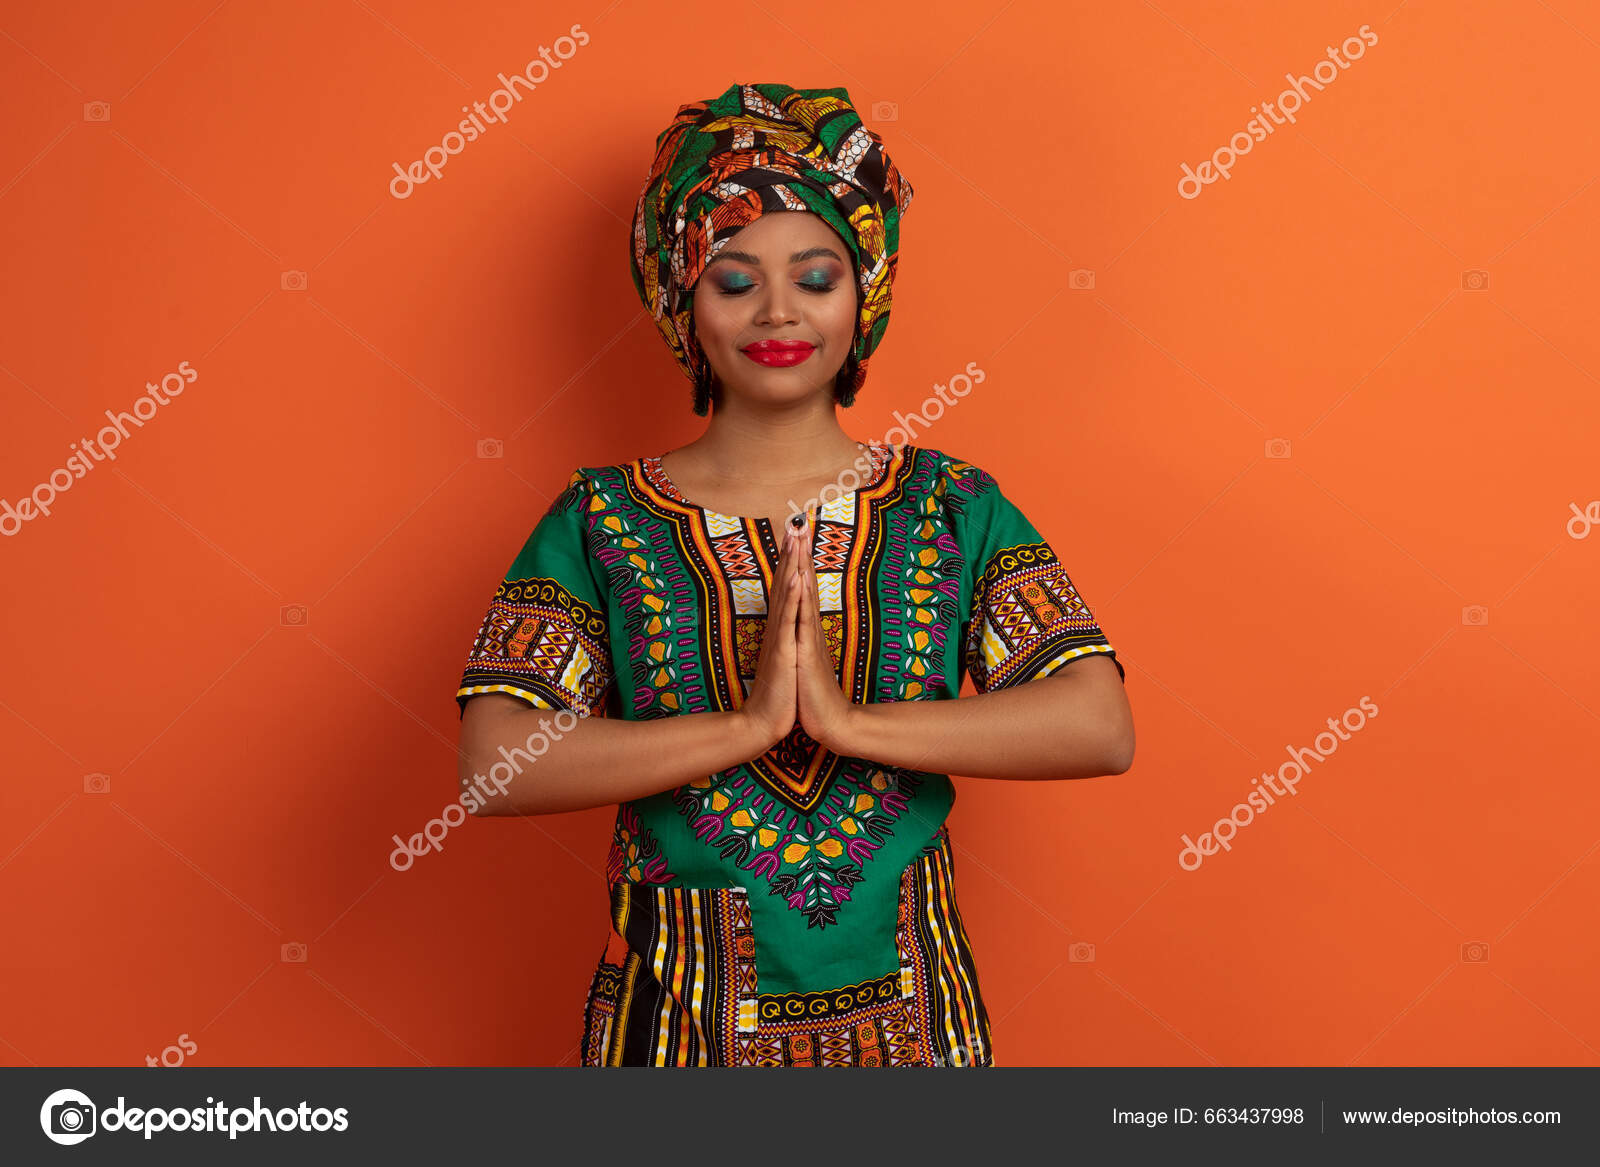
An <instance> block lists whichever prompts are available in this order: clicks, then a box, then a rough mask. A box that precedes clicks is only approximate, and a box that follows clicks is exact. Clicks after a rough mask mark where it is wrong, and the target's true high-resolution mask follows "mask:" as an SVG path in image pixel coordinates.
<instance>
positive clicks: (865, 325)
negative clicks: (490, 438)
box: [631, 85, 913, 404]
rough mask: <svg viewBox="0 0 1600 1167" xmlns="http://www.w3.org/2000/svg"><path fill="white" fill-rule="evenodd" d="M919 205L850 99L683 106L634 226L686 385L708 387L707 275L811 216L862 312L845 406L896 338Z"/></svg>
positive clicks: (788, 95)
mask: <svg viewBox="0 0 1600 1167" xmlns="http://www.w3.org/2000/svg"><path fill="white" fill-rule="evenodd" d="M912 193H913V192H912V189H911V184H910V183H909V182H907V181H906V180H905V179H904V178H903V177H901V175H900V172H899V171H898V170H897V169H895V165H894V163H893V162H891V161H890V160H889V155H888V154H887V153H886V152H885V151H884V147H883V139H882V138H880V137H879V136H878V135H877V134H875V133H873V132H872V131H871V130H869V129H867V128H866V127H865V126H864V125H862V123H861V118H860V117H859V116H858V115H857V113H856V111H855V108H854V106H853V105H852V104H851V102H850V94H849V93H848V92H847V91H846V90H844V89H792V88H790V87H789V86H787V85H732V86H729V88H728V90H727V92H726V93H724V94H723V95H722V96H721V97H717V98H713V99H712V100H710V101H697V102H692V103H690V104H688V105H684V106H680V107H679V109H678V113H677V116H675V117H674V118H673V119H672V124H671V125H669V126H668V127H667V128H666V129H665V130H663V131H662V132H661V134H660V135H659V136H658V137H657V138H656V157H655V162H654V163H653V164H652V165H651V167H650V174H649V177H648V178H646V179H645V183H644V187H643V189H642V190H641V191H640V193H639V203H638V206H637V207H636V208H635V210H634V214H633V246H632V248H631V259H632V266H633V284H634V287H635V288H636V289H637V290H638V292H639V297H640V299H642V300H643V301H644V306H645V308H646V309H648V310H649V312H650V314H651V315H652V316H653V317H654V318H655V322H656V327H657V328H659V329H660V330H661V335H662V336H663V337H665V338H666V342H667V347H668V348H670V349H671V350H672V355H673V357H674V359H676V360H677V362H678V364H679V366H680V367H681V368H682V369H683V371H684V373H685V375H687V376H688V377H689V379H690V380H692V381H694V382H696V384H701V383H706V384H709V381H710V373H711V371H710V367H709V365H708V364H707V362H706V357H705V353H704V352H702V351H701V348H700V345H699V342H698V341H696V340H695V336H694V310H693V308H694V288H695V284H696V282H697V281H698V280H699V279H700V273H701V272H703V271H704V270H705V267H706V264H707V263H708V262H709V261H710V259H711V257H712V256H714V255H715V254H716V253H717V252H718V251H719V250H721V249H722V247H723V245H724V244H726V243H727V242H728V240H729V239H731V238H732V237H733V236H734V235H735V234H737V233H738V232H739V231H740V230H741V229H742V228H744V227H746V226H748V225H749V224H750V223H752V222H754V221H755V220H756V219H758V218H759V217H760V216H761V215H763V214H765V213H766V212H768V211H812V212H814V213H815V214H817V215H819V216H821V217H822V218H823V219H824V220H825V221H826V222H827V223H828V225H829V226H831V227H832V228H833V229H834V230H835V231H837V232H838V233H839V236H840V238H841V239H843V240H844V242H845V244H846V245H847V246H848V247H849V249H850V252H851V255H852V257H853V259H854V261H855V270H856V278H857V283H858V287H859V290H860V301H861V307H860V313H859V317H858V319H857V321H856V335H855V341H854V343H853V344H852V346H851V354H850V355H851V358H852V360H849V361H847V362H846V365H845V370H846V371H849V370H850V369H851V365H852V363H853V365H854V369H853V372H852V373H850V375H849V376H846V377H842V378H841V383H840V388H841V390H842V391H843V394H842V400H843V401H844V403H845V404H849V403H850V400H851V399H852V398H853V397H854V396H855V391H856V390H857V389H859V388H860V387H861V385H862V384H863V383H864V382H865V381H866V376H867V358H868V357H870V356H871V355H872V352H873V350H874V349H875V348H877V347H878V342H879V341H881V340H882V339H883V334H884V330H885V329H887V328H888V326H889V290H890V288H891V286H892V285H893V283H894V271H895V265H896V262H897V261H898V259H899V252H900V216H901V214H903V213H904V212H905V209H906V208H907V207H908V206H910V205H911V195H912Z"/></svg>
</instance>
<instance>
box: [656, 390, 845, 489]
mask: <svg viewBox="0 0 1600 1167" xmlns="http://www.w3.org/2000/svg"><path fill="white" fill-rule="evenodd" d="M724 400H725V401H727V404H726V405H725V406H724V407H723V408H720V409H717V410H715V411H714V412H713V413H712V415H711V421H710V423H709V424H708V425H707V426H706V432H705V433H704V434H702V435H701V436H700V437H699V438H697V439H696V440H695V441H693V442H691V443H689V446H688V447H685V448H686V449H687V448H690V447H692V448H693V449H694V450H695V451H696V452H697V454H698V455H699V456H700V457H702V458H704V460H705V463H706V464H707V465H709V466H712V467H715V468H716V469H717V470H719V471H721V472H722V473H723V474H724V475H726V476H728V477H737V478H742V479H744V480H746V481H754V482H784V483H786V482H793V481H795V480H796V479H800V478H806V477H811V476H816V475H825V474H830V473H832V472H833V471H835V470H837V469H838V468H839V467H840V466H842V465H847V464H848V463H850V462H851V461H852V460H853V459H854V458H855V457H856V456H857V455H858V454H859V453H860V446H859V444H858V443H857V442H856V440H855V439H854V438H852V437H851V436H850V435H849V434H847V433H845V432H844V427H843V426H841V425H840V424H839V411H838V407H837V406H836V405H835V403H834V401H833V394H832V387H831V385H830V386H829V389H828V391H827V392H826V393H818V394H816V395H814V396H812V397H808V398H806V399H805V400H803V401H797V402H794V403H792V404H790V405H784V406H776V407H774V406H766V405H763V406H761V407H752V406H751V405H750V404H748V403H741V402H739V401H738V400H737V399H735V400H731V401H728V400H727V399H726V398H725V399H724Z"/></svg>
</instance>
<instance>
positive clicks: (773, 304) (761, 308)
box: [755, 277, 802, 327]
mask: <svg viewBox="0 0 1600 1167" xmlns="http://www.w3.org/2000/svg"><path fill="white" fill-rule="evenodd" d="M801 294H802V293H801V291H800V289H799V288H797V287H795V286H794V285H793V284H792V283H791V282H790V281H789V280H788V278H787V277H782V278H779V279H775V280H768V281H767V282H766V283H765V284H764V285H763V288H762V291H761V293H760V295H761V299H760V301H759V302H758V303H757V305H756V319H755V322H756V323H757V324H770V325H778V326H780V327H781V326H784V325H789V324H794V323H795V322H797V321H798V320H799V319H800V296H801Z"/></svg>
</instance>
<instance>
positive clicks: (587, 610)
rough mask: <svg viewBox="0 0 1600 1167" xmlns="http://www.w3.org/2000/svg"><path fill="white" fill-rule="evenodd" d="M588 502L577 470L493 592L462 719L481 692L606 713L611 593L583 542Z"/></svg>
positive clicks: (463, 695) (460, 693)
mask: <svg viewBox="0 0 1600 1167" xmlns="http://www.w3.org/2000/svg"><path fill="white" fill-rule="evenodd" d="M591 497H592V496H591V493H590V486H589V482H588V479H587V478H586V477H585V475H584V473H583V471H582V470H576V471H574V472H573V475H572V478H571V479H570V480H569V481H568V483H567V487H566V489H565V490H563V491H562V493H561V496H560V497H559V498H557V499H556V500H555V502H553V503H552V504H551V506H550V509H549V510H548V511H547V512H545V515H544V517H543V518H542V519H540V520H539V523H538V525H537V526H536V527H534V529H533V534H531V535H529V536H528V541H527V542H526V543H525V544H524V545H523V548H522V550H521V552H519V553H518V555H517V557H516V560H515V561H514V562H513V563H512V564H511V567H510V570H508V571H507V572H506V575H505V579H504V580H502V581H501V583H500V586H499V587H498V588H496V589H495V593H494V598H493V600H491V601H490V603H489V611H488V613H487V614H486V615H485V616H484V618H483V624H482V626H481V627H480V628H479V630H478V636H477V639H476V640H474V641H473V643H472V650H471V652H470V653H468V655H467V665H466V669H465V671H464V672H463V673H462V675H461V686H460V688H459V689H457V691H456V702H457V704H458V705H459V706H460V707H461V713H462V714H465V713H466V708H467V701H468V700H470V699H471V698H472V697H474V696H476V695H477V694H479V693H510V694H511V695H512V696H514V697H521V698H522V699H523V700H524V701H527V702H530V703H531V704H533V705H536V706H539V707H540V708H543V709H571V710H573V711H574V712H576V713H579V714H581V715H583V716H590V715H604V713H605V712H606V705H607V702H608V700H609V699H610V697H611V695H612V694H613V692H614V686H613V678H614V673H613V671H612V664H611V649H610V640H609V636H608V629H607V606H606V593H605V592H604V591H603V590H602V588H601V586H600V584H599V583H598V582H597V580H596V577H595V573H594V571H593V569H592V567H591V562H592V561H591V560H590V558H589V555H588V550H587V543H586V540H585V533H586V531H587V525H586V522H585V516H586V514H587V511H588V505H589V502H590V499H591Z"/></svg>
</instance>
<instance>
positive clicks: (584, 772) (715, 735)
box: [459, 693, 788, 816]
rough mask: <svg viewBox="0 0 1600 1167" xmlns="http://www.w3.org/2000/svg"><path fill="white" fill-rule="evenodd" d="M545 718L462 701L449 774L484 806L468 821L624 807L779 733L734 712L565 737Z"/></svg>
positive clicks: (585, 727)
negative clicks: (457, 746)
mask: <svg viewBox="0 0 1600 1167" xmlns="http://www.w3.org/2000/svg"><path fill="white" fill-rule="evenodd" d="M555 717H556V714H555V712H554V711H552V710H549V709H540V708H536V707H534V706H531V705H529V704H528V703H527V702H526V701H523V700H522V699H521V698H518V697H512V696H510V695H509V694H506V693H484V694H482V695H481V696H477V697H474V698H472V699H471V700H470V701H468V702H467V709H466V712H465V713H464V714H463V715H462V718H461V750H460V766H459V771H460V778H461V785H462V787H463V788H466V787H467V786H474V787H475V788H476V789H477V791H478V793H479V796H480V797H481V798H483V799H484V804H483V806H481V807H479V808H478V809H477V810H475V811H473V813H474V814H476V815H480V816H481V815H500V814H556V813H559V812H561V811H569V810H584V809H587V808H588V807H592V806H605V805H607V804H610V803H618V802H629V801H632V800H633V799H636V798H644V797H646V796H648V795H651V794H658V793H660V792H661V791H663V790H671V789H672V788H673V787H675V786H682V785H685V784H686V783H688V782H690V781H692V780H693V779H696V778H704V777H706V775H708V774H715V773H716V772H717V771H719V770H726V769H727V768H728V767H730V766H737V765H739V764H740V763H741V762H748V761H750V760H751V759H752V758H758V757H760V756H761V755H762V754H764V753H766V751H767V750H768V749H770V748H771V746H772V745H773V743H774V742H776V741H778V740H779V739H780V738H782V736H783V733H787V732H788V727H787V726H786V727H785V728H784V730H783V732H782V733H778V734H776V735H773V734H772V733H771V730H770V728H767V727H763V726H762V725H761V724H760V723H759V722H758V721H757V720H755V719H754V718H752V717H751V716H750V715H748V714H747V713H746V712H745V711H744V710H742V709H739V710H730V711H726V712H723V711H716V712H707V713H685V714H680V715H678V716H675V717H662V718H657V719H655V720H651V721H625V720H622V719H620V718H615V719H614V718H608V717H579V718H576V720H577V724H576V725H574V726H572V727H571V728H570V729H568V730H567V731H566V732H565V733H563V732H562V731H561V730H560V729H559V728H558V727H557V725H556V722H555ZM561 720H562V722H563V723H565V722H567V721H569V720H572V717H571V716H570V715H569V716H568V717H563V718H562V719H561ZM530 738H531V739H532V747H533V750H534V751H541V750H542V752H539V753H538V756H537V757H535V756H534V755H533V754H531V753H530V752H529V739H530ZM542 739H548V741H549V743H550V745H549V748H548V749H542V747H543V745H544V741H543V740H542ZM497 763H499V764H500V766H499V769H498V770H494V771H493V773H491V769H492V768H493V767H495V766H496V764H497ZM508 769H509V771H510V773H509V774H508V773H507V771H508ZM502 787H503V788H504V792H503V793H502V792H501V788H502Z"/></svg>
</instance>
